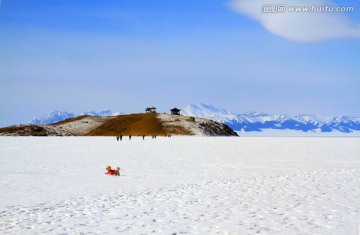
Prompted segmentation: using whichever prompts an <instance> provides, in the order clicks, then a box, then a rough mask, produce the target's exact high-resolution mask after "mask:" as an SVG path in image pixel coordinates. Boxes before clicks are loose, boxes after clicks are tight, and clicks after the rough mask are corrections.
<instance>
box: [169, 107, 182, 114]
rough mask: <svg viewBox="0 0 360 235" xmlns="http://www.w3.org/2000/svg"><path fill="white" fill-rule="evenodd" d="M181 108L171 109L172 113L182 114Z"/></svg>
mask: <svg viewBox="0 0 360 235" xmlns="http://www.w3.org/2000/svg"><path fill="white" fill-rule="evenodd" d="M180 110H181V109H178V108H173V109H170V111H171V115H180Z"/></svg>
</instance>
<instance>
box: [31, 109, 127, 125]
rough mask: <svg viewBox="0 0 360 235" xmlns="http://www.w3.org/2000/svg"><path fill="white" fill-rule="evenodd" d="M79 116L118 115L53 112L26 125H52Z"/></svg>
mask: <svg viewBox="0 0 360 235" xmlns="http://www.w3.org/2000/svg"><path fill="white" fill-rule="evenodd" d="M80 115H91V116H116V115H120V113H113V112H112V111H111V110H104V111H100V112H96V111H89V112H84V113H81V114H75V113H69V112H65V111H53V112H50V113H48V114H46V115H45V116H43V117H41V118H34V119H32V120H31V121H29V122H28V123H27V124H34V125H47V124H53V123H56V122H60V121H63V120H65V119H68V118H73V117H77V116H80Z"/></svg>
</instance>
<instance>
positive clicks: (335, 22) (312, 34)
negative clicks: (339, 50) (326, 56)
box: [229, 0, 360, 42]
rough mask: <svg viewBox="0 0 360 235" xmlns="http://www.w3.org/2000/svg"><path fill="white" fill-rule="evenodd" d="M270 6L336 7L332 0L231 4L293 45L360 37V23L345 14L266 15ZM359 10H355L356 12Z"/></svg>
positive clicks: (240, 0) (241, 1)
mask: <svg viewBox="0 0 360 235" xmlns="http://www.w3.org/2000/svg"><path fill="white" fill-rule="evenodd" d="M269 4H284V5H286V6H287V7H289V6H312V5H314V6H336V5H335V4H334V3H332V2H331V1H329V0H317V1H313V0H291V1H288V0H276V1H275V0H274V1H270V0H231V1H230V2H229V6H230V7H231V8H232V9H233V10H235V11H236V12H238V13H240V14H244V15H246V16H249V17H251V18H252V19H254V20H256V21H258V22H259V23H260V24H261V25H262V26H263V27H264V28H265V29H266V30H267V31H269V32H271V33H273V34H275V35H278V36H280V37H283V38H285V39H288V40H291V41H298V42H316V41H324V40H328V39H334V38H351V37H360V23H359V22H354V21H353V20H351V19H350V18H349V17H347V16H346V15H345V14H344V13H334V12H289V11H285V12H284V13H264V12H262V7H263V6H265V5H269ZM355 10H356V9H354V11H355Z"/></svg>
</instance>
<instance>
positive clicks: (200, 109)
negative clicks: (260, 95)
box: [181, 103, 360, 133]
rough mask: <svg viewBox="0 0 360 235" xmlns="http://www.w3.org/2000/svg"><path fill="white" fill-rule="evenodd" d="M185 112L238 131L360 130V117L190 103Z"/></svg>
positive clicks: (183, 113)
mask: <svg viewBox="0 0 360 235" xmlns="http://www.w3.org/2000/svg"><path fill="white" fill-rule="evenodd" d="M181 113H182V115H185V116H194V117H201V118H207V119H211V120H214V121H218V122H222V123H225V124H227V125H228V126H230V127H231V128H232V129H233V130H235V131H241V132H262V131H264V130H267V129H273V130H295V131H303V132H333V131H339V132H342V133H351V132H355V131H360V117H347V116H338V117H317V116H314V115H293V116H289V115H284V114H280V115H273V114H266V113H258V112H247V113H243V114H233V113H231V112H229V111H227V110H225V109H223V108H220V107H215V106H213V105H207V104H202V103H198V104H190V105H188V106H186V107H184V108H183V109H182V110H181Z"/></svg>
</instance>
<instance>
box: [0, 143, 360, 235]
mask: <svg viewBox="0 0 360 235" xmlns="http://www.w3.org/2000/svg"><path fill="white" fill-rule="evenodd" d="M359 146H360V139H358V138H229V137H227V138H216V137H212V138H210V137H173V138H160V137H158V138H157V139H156V140H152V139H150V138H148V139H146V140H145V141H143V140H142V139H141V138H136V137H133V139H132V140H131V141H129V140H127V139H126V138H124V140H123V141H122V142H116V140H115V138H107V137H99V138H95V137H54V138H49V137H47V138H33V137H30V138H29V137H27V138H10V137H6V138H0V151H1V152H0V153H1V158H0V161H1V162H0V177H1V179H0V186H1V189H0V198H1V204H0V205H1V207H0V233H1V234H20V233H26V234H39V233H42V234H44V233H46V234H49V233H50V234H64V233H65V234H73V233H82V232H83V233H89V234H94V233H96V234H98V233H108V234H111V233H119V232H123V233H124V234H149V233H153V232H155V233H156V234H358V232H359V209H360V205H359V204H360V203H359V200H358V199H359V198H360V197H359V196H360V182H359V179H360V178H359V176H360V171H359V169H360V167H359V166H360V156H359V153H360V147H359ZM107 164H110V165H112V166H113V167H115V166H116V165H117V164H119V165H120V166H121V169H122V170H121V174H122V176H120V177H115V176H107V175H104V172H105V166H106V165H107Z"/></svg>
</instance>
